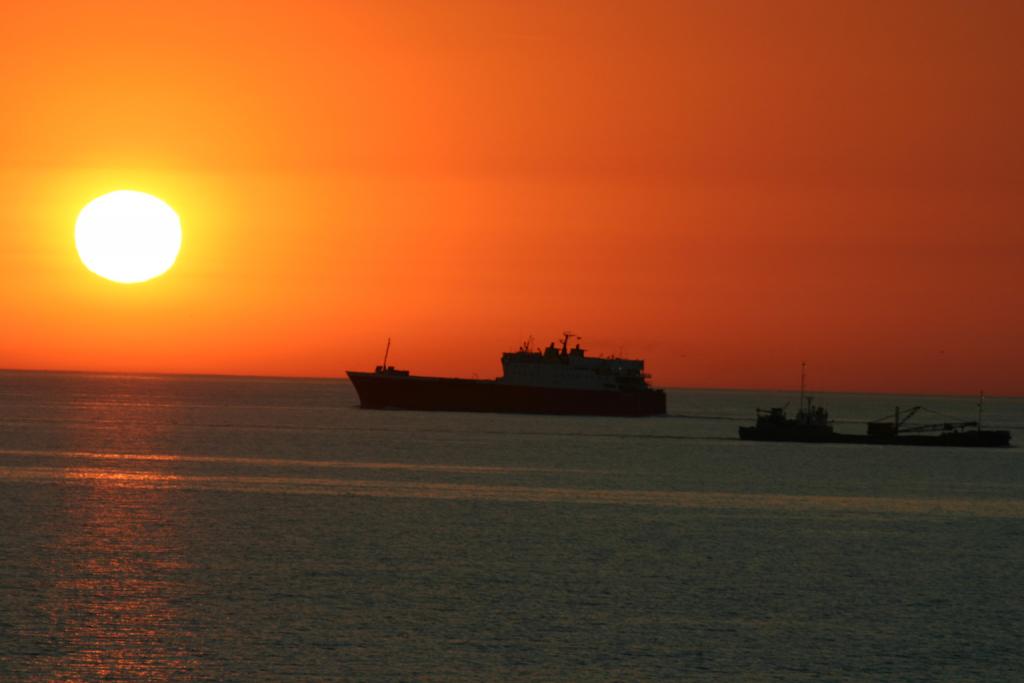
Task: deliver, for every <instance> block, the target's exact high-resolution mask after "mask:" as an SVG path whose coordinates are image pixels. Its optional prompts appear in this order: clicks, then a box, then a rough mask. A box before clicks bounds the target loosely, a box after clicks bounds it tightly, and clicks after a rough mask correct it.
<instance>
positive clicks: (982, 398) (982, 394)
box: [978, 391, 985, 432]
mask: <svg viewBox="0 0 1024 683" xmlns="http://www.w3.org/2000/svg"><path fill="white" fill-rule="evenodd" d="M984 409H985V392H984V391H979V392H978V431H979V432H980V431H981V413H982V412H983V411H984Z"/></svg>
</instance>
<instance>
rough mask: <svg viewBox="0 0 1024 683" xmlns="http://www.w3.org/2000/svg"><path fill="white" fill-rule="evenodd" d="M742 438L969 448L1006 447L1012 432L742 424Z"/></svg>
mask: <svg viewBox="0 0 1024 683" xmlns="http://www.w3.org/2000/svg"><path fill="white" fill-rule="evenodd" d="M740 438H741V439H745V440H751V441H793V442H802V443H858V444H875V445H883V446H959V447H966V448H1006V447H1008V446H1009V445H1010V432H1007V431H1002V430H980V431H977V430H976V431H962V432H944V433H942V434H896V435H889V436H880V435H873V434H842V433H839V432H826V431H823V430H813V431H804V430H798V429H761V428H758V427H740Z"/></svg>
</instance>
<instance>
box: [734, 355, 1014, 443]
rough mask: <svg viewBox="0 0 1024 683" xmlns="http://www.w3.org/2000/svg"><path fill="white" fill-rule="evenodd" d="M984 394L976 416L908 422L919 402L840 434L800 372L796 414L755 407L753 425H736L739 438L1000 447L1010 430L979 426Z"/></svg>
mask: <svg viewBox="0 0 1024 683" xmlns="http://www.w3.org/2000/svg"><path fill="white" fill-rule="evenodd" d="M983 404H984V395H982V396H981V397H980V398H979V401H978V419H977V420H971V421H955V420H952V421H950V420H947V421H943V422H939V423H936V424H925V425H908V424H907V421H908V420H910V418H911V417H913V416H914V415H915V414H917V413H918V412H919V411H925V410H926V409H925V408H922V407H921V406H914V407H913V408H911V409H909V410H906V411H902V412H901V410H900V409H899V408H896V410H895V412H894V414H893V416H892V417H891V419H890V418H888V417H886V418H882V419H879V420H872V421H871V422H868V423H867V432H866V433H864V434H844V433H842V432H837V431H835V428H834V427H833V424H832V421H831V419H829V414H828V411H827V410H826V409H825V408H823V407H821V406H816V405H814V399H813V397H811V396H805V395H804V374H803V370H802V369H801V373H800V408H799V410H797V413H796V417H794V418H790V417H789V416H788V415H787V414H786V407H785V406H783V407H781V408H770V409H768V410H762V409H760V408H759V409H758V410H757V421H756V423H755V424H754V426H753V427H740V429H739V432H740V438H741V439H749V440H754V441H802V442H807V443H861V444H880V445H901V446H965V447H975V448H1002V447H1007V446H1009V445H1010V432H1008V431H1006V430H1001V429H1000V430H991V429H982V428H981V414H982V406H983Z"/></svg>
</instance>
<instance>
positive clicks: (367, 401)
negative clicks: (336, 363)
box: [348, 371, 665, 417]
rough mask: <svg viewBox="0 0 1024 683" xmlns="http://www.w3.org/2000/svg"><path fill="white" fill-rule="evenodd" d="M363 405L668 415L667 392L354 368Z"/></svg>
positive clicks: (429, 408)
mask: <svg viewBox="0 0 1024 683" xmlns="http://www.w3.org/2000/svg"><path fill="white" fill-rule="evenodd" d="M348 377H349V379H350V380H351V381H352V384H353V386H354V387H355V389H356V393H358V394H359V402H360V405H361V406H362V407H363V408H372V409H400V410H449V411H458V412H482V413H535V414H545V415H610V416H627V417H638V416H644V415H663V414H664V413H665V392H664V391H661V390H658V389H646V390H642V391H593V390H586V389H563V388H549V387H536V386H525V385H517V384H505V383H503V382H500V381H495V380H475V379H453V378H447V377H417V376H415V375H391V374H385V373H373V372H355V371H349V372H348Z"/></svg>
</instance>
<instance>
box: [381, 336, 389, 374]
mask: <svg viewBox="0 0 1024 683" xmlns="http://www.w3.org/2000/svg"><path fill="white" fill-rule="evenodd" d="M390 352H391V337H388V345H387V346H386V347H384V365H382V366H381V367H382V368H384V371H385V372H387V369H388V354H389V353H390Z"/></svg>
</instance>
